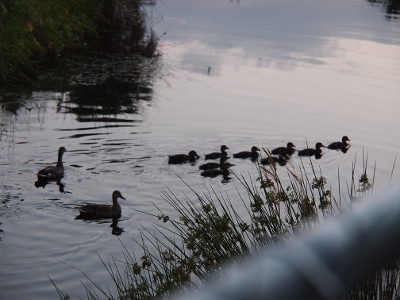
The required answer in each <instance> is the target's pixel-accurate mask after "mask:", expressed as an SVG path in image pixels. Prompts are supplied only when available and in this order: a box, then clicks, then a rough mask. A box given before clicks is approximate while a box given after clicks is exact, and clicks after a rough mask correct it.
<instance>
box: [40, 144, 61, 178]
mask: <svg viewBox="0 0 400 300" xmlns="http://www.w3.org/2000/svg"><path fill="white" fill-rule="evenodd" d="M65 152H67V149H65V148H64V147H60V148H59V149H58V160H57V164H56V165H55V166H48V167H46V168H44V169H42V170H40V171H39V172H38V173H37V176H38V181H54V180H58V179H61V178H62V177H63V176H64V166H63V162H62V158H63V154H64V153H65Z"/></svg>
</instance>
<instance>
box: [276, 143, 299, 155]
mask: <svg viewBox="0 0 400 300" xmlns="http://www.w3.org/2000/svg"><path fill="white" fill-rule="evenodd" d="M294 147H296V146H295V145H294V144H293V143H292V142H289V143H287V145H286V147H278V148H275V149H274V150H272V151H271V154H275V155H276V154H281V153H285V154H287V155H292V154H293V153H294V152H295V151H296V149H294Z"/></svg>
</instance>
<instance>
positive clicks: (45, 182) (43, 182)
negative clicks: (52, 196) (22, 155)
mask: <svg viewBox="0 0 400 300" xmlns="http://www.w3.org/2000/svg"><path fill="white" fill-rule="evenodd" d="M54 181H55V180H48V179H45V178H42V177H38V180H37V181H36V182H35V186H36V187H37V188H40V187H41V188H45V187H46V185H48V184H49V183H53V182H54ZM55 182H56V184H57V185H58V187H59V189H58V190H59V191H60V193H68V192H65V190H64V188H65V184H64V183H62V182H61V179H58V180H56V181H55Z"/></svg>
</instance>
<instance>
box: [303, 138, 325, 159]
mask: <svg viewBox="0 0 400 300" xmlns="http://www.w3.org/2000/svg"><path fill="white" fill-rule="evenodd" d="M322 147H325V146H324V145H323V144H322V143H319V142H318V143H316V144H315V149H313V148H307V149H303V150H300V151H299V152H298V154H299V156H313V155H315V158H317V159H319V158H321V157H322V149H321V148H322Z"/></svg>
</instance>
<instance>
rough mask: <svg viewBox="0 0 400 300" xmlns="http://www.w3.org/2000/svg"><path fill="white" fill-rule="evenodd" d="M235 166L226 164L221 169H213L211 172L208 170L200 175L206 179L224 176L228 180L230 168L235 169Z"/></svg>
mask: <svg viewBox="0 0 400 300" xmlns="http://www.w3.org/2000/svg"><path fill="white" fill-rule="evenodd" d="M233 166H234V165H233V164H231V163H224V164H223V165H221V167H220V169H211V170H206V171H204V172H201V173H200V175H201V176H204V177H211V178H214V177H217V176H219V175H222V176H223V177H224V178H228V175H229V168H230V167H233Z"/></svg>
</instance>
